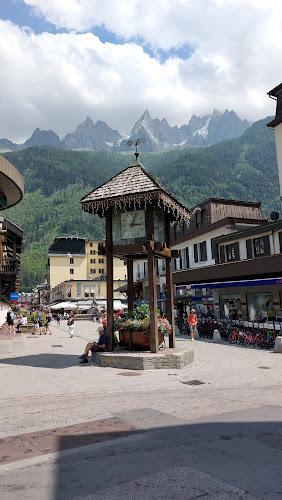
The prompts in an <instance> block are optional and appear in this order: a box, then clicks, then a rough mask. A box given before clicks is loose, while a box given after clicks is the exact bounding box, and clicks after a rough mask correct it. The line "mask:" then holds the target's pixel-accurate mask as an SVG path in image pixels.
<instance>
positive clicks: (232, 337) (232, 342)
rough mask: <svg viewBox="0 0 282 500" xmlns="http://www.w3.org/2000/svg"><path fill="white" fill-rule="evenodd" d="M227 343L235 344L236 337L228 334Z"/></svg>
mask: <svg viewBox="0 0 282 500" xmlns="http://www.w3.org/2000/svg"><path fill="white" fill-rule="evenodd" d="M228 342H230V344H236V336H235V335H234V333H230V335H229V337H228Z"/></svg>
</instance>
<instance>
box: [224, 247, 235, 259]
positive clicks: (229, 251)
mask: <svg viewBox="0 0 282 500" xmlns="http://www.w3.org/2000/svg"><path fill="white" fill-rule="evenodd" d="M226 258H227V262H230V261H231V260H235V259H236V253H235V246H234V245H226Z"/></svg>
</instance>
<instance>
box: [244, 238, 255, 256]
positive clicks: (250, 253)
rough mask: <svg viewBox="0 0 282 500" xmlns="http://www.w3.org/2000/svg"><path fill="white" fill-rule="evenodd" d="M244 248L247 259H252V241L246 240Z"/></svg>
mask: <svg viewBox="0 0 282 500" xmlns="http://www.w3.org/2000/svg"><path fill="white" fill-rule="evenodd" d="M246 248H247V259H252V258H253V252H252V240H246Z"/></svg>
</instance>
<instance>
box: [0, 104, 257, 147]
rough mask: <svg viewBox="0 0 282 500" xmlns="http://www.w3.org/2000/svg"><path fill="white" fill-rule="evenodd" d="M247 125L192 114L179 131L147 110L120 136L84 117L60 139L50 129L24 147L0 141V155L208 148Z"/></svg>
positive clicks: (228, 115)
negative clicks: (131, 144) (34, 149)
mask: <svg viewBox="0 0 282 500" xmlns="http://www.w3.org/2000/svg"><path fill="white" fill-rule="evenodd" d="M249 126H250V124H249V123H248V122H247V120H241V119H240V118H239V116H238V115H237V114H236V113H235V112H234V111H228V110H226V111H224V113H220V112H219V111H217V110H214V112H213V113H212V115H204V116H197V115H193V116H192V117H191V118H190V120H189V123H188V124H187V125H182V126H181V127H180V128H178V127H177V126H174V127H171V126H170V125H169V123H168V122H167V120H166V119H165V118H163V119H162V120H159V119H158V118H155V119H153V118H151V116H150V113H149V111H147V110H146V111H145V112H144V113H143V115H142V116H141V118H140V119H139V120H138V121H137V122H136V123H135V125H134V127H133V129H132V130H131V132H130V134H129V135H128V136H126V137H122V136H121V135H120V134H119V132H118V131H117V130H112V129H111V128H110V127H109V126H108V125H107V124H106V123H105V122H103V121H100V120H98V121H97V122H96V123H95V124H94V123H93V121H92V120H91V118H89V117H87V118H86V120H85V121H84V122H83V123H81V124H80V125H78V127H77V129H76V130H75V131H74V132H71V133H68V134H67V135H66V136H65V137H64V138H63V139H62V140H61V139H60V138H59V136H58V135H57V134H56V133H55V132H53V130H48V131H46V130H39V128H37V129H36V130H35V131H34V132H33V134H32V136H31V137H30V138H29V139H27V140H26V141H25V142H24V143H23V144H14V143H13V142H11V141H9V140H8V139H0V152H5V151H19V150H21V149H25V148H27V147H30V146H54V147H57V148H61V149H70V150H72V149H90V150H95V151H128V145H127V141H128V140H129V139H131V140H135V139H137V138H142V139H146V141H145V143H144V144H140V146H139V149H140V151H144V152H159V151H162V150H164V149H166V148H171V147H174V146H210V145H211V144H216V143H218V142H221V141H223V140H227V139H233V138H234V137H239V136H240V135H242V134H243V133H244V132H245V130H246V129H247V128H248V127H249Z"/></svg>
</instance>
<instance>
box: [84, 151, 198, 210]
mask: <svg viewBox="0 0 282 500" xmlns="http://www.w3.org/2000/svg"><path fill="white" fill-rule="evenodd" d="M136 155H138V153H136ZM153 193H154V194H155V195H158V197H159V198H161V199H163V201H164V203H167V204H168V205H169V206H171V208H173V206H174V208H175V209H176V210H179V212H180V213H181V214H182V216H183V217H184V218H186V219H189V218H190V210H189V209H188V208H187V207H186V206H185V205H183V204H182V203H181V202H180V201H179V200H178V199H177V198H176V196H174V195H173V194H172V193H171V192H170V191H168V189H167V188H166V187H164V186H163V185H162V184H161V183H160V182H159V181H157V179H155V177H154V176H153V175H152V174H151V173H149V172H147V170H146V169H145V168H144V167H143V165H142V164H141V163H140V162H139V161H138V157H137V158H136V160H135V162H133V163H132V165H130V166H129V167H127V168H126V169H125V170H123V171H122V172H120V173H119V174H117V175H115V176H114V177H112V178H111V179H110V180H109V181H107V182H105V183H104V184H102V185H101V186H99V187H98V188H95V189H94V190H93V191H91V192H90V193H88V194H87V195H86V196H84V197H83V198H82V199H81V204H82V209H83V210H86V211H88V212H92V213H98V215H100V216H103V215H104V210H105V209H107V207H108V206H109V205H115V206H119V201H120V199H122V204H126V203H136V202H137V203H138V202H139V201H143V199H145V200H147V201H149V200H150V199H151V198H152V195H153ZM154 197H157V196H154Z"/></svg>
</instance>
